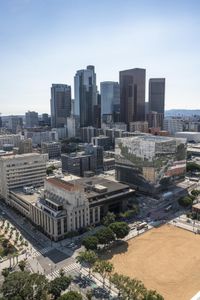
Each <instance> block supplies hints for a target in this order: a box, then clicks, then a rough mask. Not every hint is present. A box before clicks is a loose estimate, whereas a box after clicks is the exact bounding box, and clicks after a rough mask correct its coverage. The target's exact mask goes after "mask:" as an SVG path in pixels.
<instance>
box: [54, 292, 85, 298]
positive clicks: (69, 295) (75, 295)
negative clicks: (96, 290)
mask: <svg viewBox="0 0 200 300" xmlns="http://www.w3.org/2000/svg"><path fill="white" fill-rule="evenodd" d="M58 300H83V297H82V296H81V294H80V293H78V292H76V291H69V292H67V293H65V294H63V295H62V296H61V297H59V299H58Z"/></svg>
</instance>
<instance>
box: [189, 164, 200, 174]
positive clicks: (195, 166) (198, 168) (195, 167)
mask: <svg viewBox="0 0 200 300" xmlns="http://www.w3.org/2000/svg"><path fill="white" fill-rule="evenodd" d="M186 169H187V172H189V171H200V165H199V164H197V163H195V162H188V163H187V166H186Z"/></svg>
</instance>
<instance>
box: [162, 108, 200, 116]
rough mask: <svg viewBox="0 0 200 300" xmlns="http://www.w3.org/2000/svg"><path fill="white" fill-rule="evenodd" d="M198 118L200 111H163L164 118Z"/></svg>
mask: <svg viewBox="0 0 200 300" xmlns="http://www.w3.org/2000/svg"><path fill="white" fill-rule="evenodd" d="M194 115H198V116H200V109H169V110H166V111H165V116H166V117H181V116H188V117H189V116H194Z"/></svg>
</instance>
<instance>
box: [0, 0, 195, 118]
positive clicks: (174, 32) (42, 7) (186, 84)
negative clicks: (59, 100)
mask: <svg viewBox="0 0 200 300" xmlns="http://www.w3.org/2000/svg"><path fill="white" fill-rule="evenodd" d="M88 64H93V65H95V67H96V73H97V82H98V85H99V82H100V81H104V80H115V81H117V80H118V78H119V71H120V70H125V69H127V68H135V67H141V68H146V69H147V80H148V79H149V78H150V77H166V108H198V109H199V108H200V1H199V0H187V1H184V0H180V1H179V0H173V1H171V0H167V1H166V0H158V1H157V0H101V1H100V0H99V1H98V0H0V112H1V113H2V114H20V113H21V114H23V113H25V111H27V110H36V111H38V112H40V113H41V112H49V99H50V86H51V83H67V84H70V85H72V90H73V77H74V75H75V72H76V70H78V69H83V68H85V66H86V65H88ZM147 83H148V82H147ZM147 86H148V85H147Z"/></svg>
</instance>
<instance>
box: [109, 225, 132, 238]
mask: <svg viewBox="0 0 200 300" xmlns="http://www.w3.org/2000/svg"><path fill="white" fill-rule="evenodd" d="M109 228H110V229H111V230H112V231H113V232H114V234H115V235H116V237H117V238H118V239H123V238H124V237H125V236H126V235H127V234H128V233H129V231H130V228H129V226H128V224H127V223H125V222H115V223H112V224H110V225H109Z"/></svg>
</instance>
